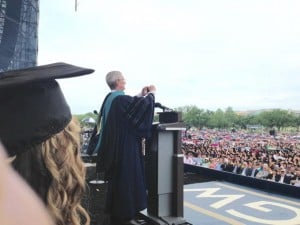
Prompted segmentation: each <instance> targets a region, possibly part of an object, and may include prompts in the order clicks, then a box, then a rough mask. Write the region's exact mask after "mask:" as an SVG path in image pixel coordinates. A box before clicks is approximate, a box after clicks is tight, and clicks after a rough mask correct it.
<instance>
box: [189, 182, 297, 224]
mask: <svg viewBox="0 0 300 225" xmlns="http://www.w3.org/2000/svg"><path fill="white" fill-rule="evenodd" d="M184 218H185V219H186V220H187V221H188V222H189V223H191V224H194V225H225V224H233V225H258V224H272V225H300V200H299V199H296V198H291V197H287V196H283V195H278V194H270V193H267V192H264V191H261V190H257V189H253V188H247V187H245V186H240V185H237V184H232V183H228V182H222V181H209V182H203V183H194V184H188V185H184Z"/></svg>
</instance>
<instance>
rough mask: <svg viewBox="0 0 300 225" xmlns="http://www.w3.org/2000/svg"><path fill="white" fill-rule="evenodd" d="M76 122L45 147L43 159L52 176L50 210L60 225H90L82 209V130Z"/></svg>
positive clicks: (72, 122) (43, 144)
mask: <svg viewBox="0 0 300 225" xmlns="http://www.w3.org/2000/svg"><path fill="white" fill-rule="evenodd" d="M75 121H76V120H75V119H74V118H73V119H72V120H71V122H70V123H69V124H68V126H67V127H65V128H64V130H63V131H61V132H60V133H58V134H56V135H54V136H53V137H51V138H50V139H48V140H46V141H45V142H44V143H42V156H43V157H42V158H43V159H44V163H45V166H46V168H47V169H48V172H49V173H50V174H51V183H50V187H49V190H48V193H47V207H48V208H49V211H50V213H51V215H52V217H53V219H54V220H55V222H56V224H57V225H80V224H81V219H83V220H84V224H85V225H88V224H90V217H89V215H88V213H87V211H86V210H85V209H84V208H83V207H82V205H81V200H82V197H83V195H84V192H85V188H86V183H85V174H86V170H85V167H84V164H83V161H82V159H81V157H80V136H79V132H80V126H79V125H78V123H76V122H77V121H76V122H75Z"/></svg>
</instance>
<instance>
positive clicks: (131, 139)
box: [97, 71, 155, 225]
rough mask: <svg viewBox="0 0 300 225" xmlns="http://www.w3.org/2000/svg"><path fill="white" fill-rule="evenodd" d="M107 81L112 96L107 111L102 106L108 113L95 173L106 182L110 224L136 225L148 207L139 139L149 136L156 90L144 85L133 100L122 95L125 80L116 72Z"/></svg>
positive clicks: (140, 141) (104, 110) (105, 109)
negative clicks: (136, 219) (141, 213)
mask: <svg viewBox="0 0 300 225" xmlns="http://www.w3.org/2000/svg"><path fill="white" fill-rule="evenodd" d="M106 81H107V84H108V85H109V87H110V88H111V89H112V94H114V97H113V99H112V100H111V103H110V104H107V105H109V109H108V108H107V107H105V104H104V107H103V112H104V113H105V112H106V113H107V114H106V118H105V121H104V123H103V121H102V123H103V124H102V130H101V141H100V146H99V150H98V155H97V172H104V173H105V179H106V180H107V181H108V189H107V196H106V211H107V213H109V214H110V215H111V221H112V224H118V225H120V224H136V222H135V221H134V218H135V217H136V215H137V213H138V212H140V211H142V210H144V209H145V208H146V207H147V194H146V183H145V173H144V161H143V153H142V139H143V138H149V137H150V135H151V127H152V122H153V116H154V92H155V87H154V86H153V85H150V86H147V87H145V88H143V90H142V92H141V94H140V95H138V96H134V97H132V96H128V95H125V94H124V92H123V90H124V89H125V87H124V86H125V80H124V77H123V75H122V74H121V73H120V72H119V71H113V72H110V73H108V74H107V76H106ZM122 89H123V90H122ZM116 93H118V94H116Z"/></svg>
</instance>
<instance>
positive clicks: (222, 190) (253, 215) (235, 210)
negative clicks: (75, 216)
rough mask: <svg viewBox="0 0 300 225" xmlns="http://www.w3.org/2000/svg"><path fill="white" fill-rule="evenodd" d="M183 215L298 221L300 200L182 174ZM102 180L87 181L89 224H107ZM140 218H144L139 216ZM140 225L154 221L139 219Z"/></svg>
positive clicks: (239, 223) (206, 220) (245, 224)
mask: <svg viewBox="0 0 300 225" xmlns="http://www.w3.org/2000/svg"><path fill="white" fill-rule="evenodd" d="M184 183H185V185H184V203H183V204H184V219H185V220H186V222H187V223H186V224H193V225H225V224H232V225H260V224H270V225H300V200H299V199H298V198H293V197H288V196H285V195H280V194H274V193H269V192H265V191H262V190H259V189H255V188H250V187H246V186H242V185H238V184H233V183H230V182H225V181H216V180H204V179H203V178H201V177H199V176H197V174H190V173H186V174H185V175H184ZM105 192H106V184H105V183H101V182H100V183H98V184H97V183H95V182H93V181H92V182H91V181H89V196H88V197H87V198H86V199H85V200H86V201H85V204H86V207H87V208H88V209H89V211H90V214H91V218H92V223H91V225H109V216H108V215H106V214H105V213H104V202H105ZM140 219H144V218H142V217H141V218H140ZM140 222H141V224H143V225H150V224H151V225H155V224H154V223H151V222H149V221H143V220H141V221H140Z"/></svg>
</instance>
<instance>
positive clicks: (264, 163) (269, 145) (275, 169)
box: [182, 129, 300, 187]
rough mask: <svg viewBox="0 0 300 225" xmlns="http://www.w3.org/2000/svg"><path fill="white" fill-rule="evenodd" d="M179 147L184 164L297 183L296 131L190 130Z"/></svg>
mask: <svg viewBox="0 0 300 225" xmlns="http://www.w3.org/2000/svg"><path fill="white" fill-rule="evenodd" d="M182 151H183V153H184V163H186V164H192V165H195V166H202V167H206V168H211V169H216V170H219V171H225V172H231V173H235V174H240V175H243V176H249V177H255V178H258V179H266V180H269V181H274V182H280V183H284V184H289V185H294V186H298V187H300V136H299V134H296V135H295V134H293V135H291V134H287V133H278V134H274V133H273V134H272V133H271V134H270V132H254V131H249V130H240V131H236V130H231V131H228V130H211V129H206V130H193V131H188V132H187V133H186V134H184V135H183V139H182Z"/></svg>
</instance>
